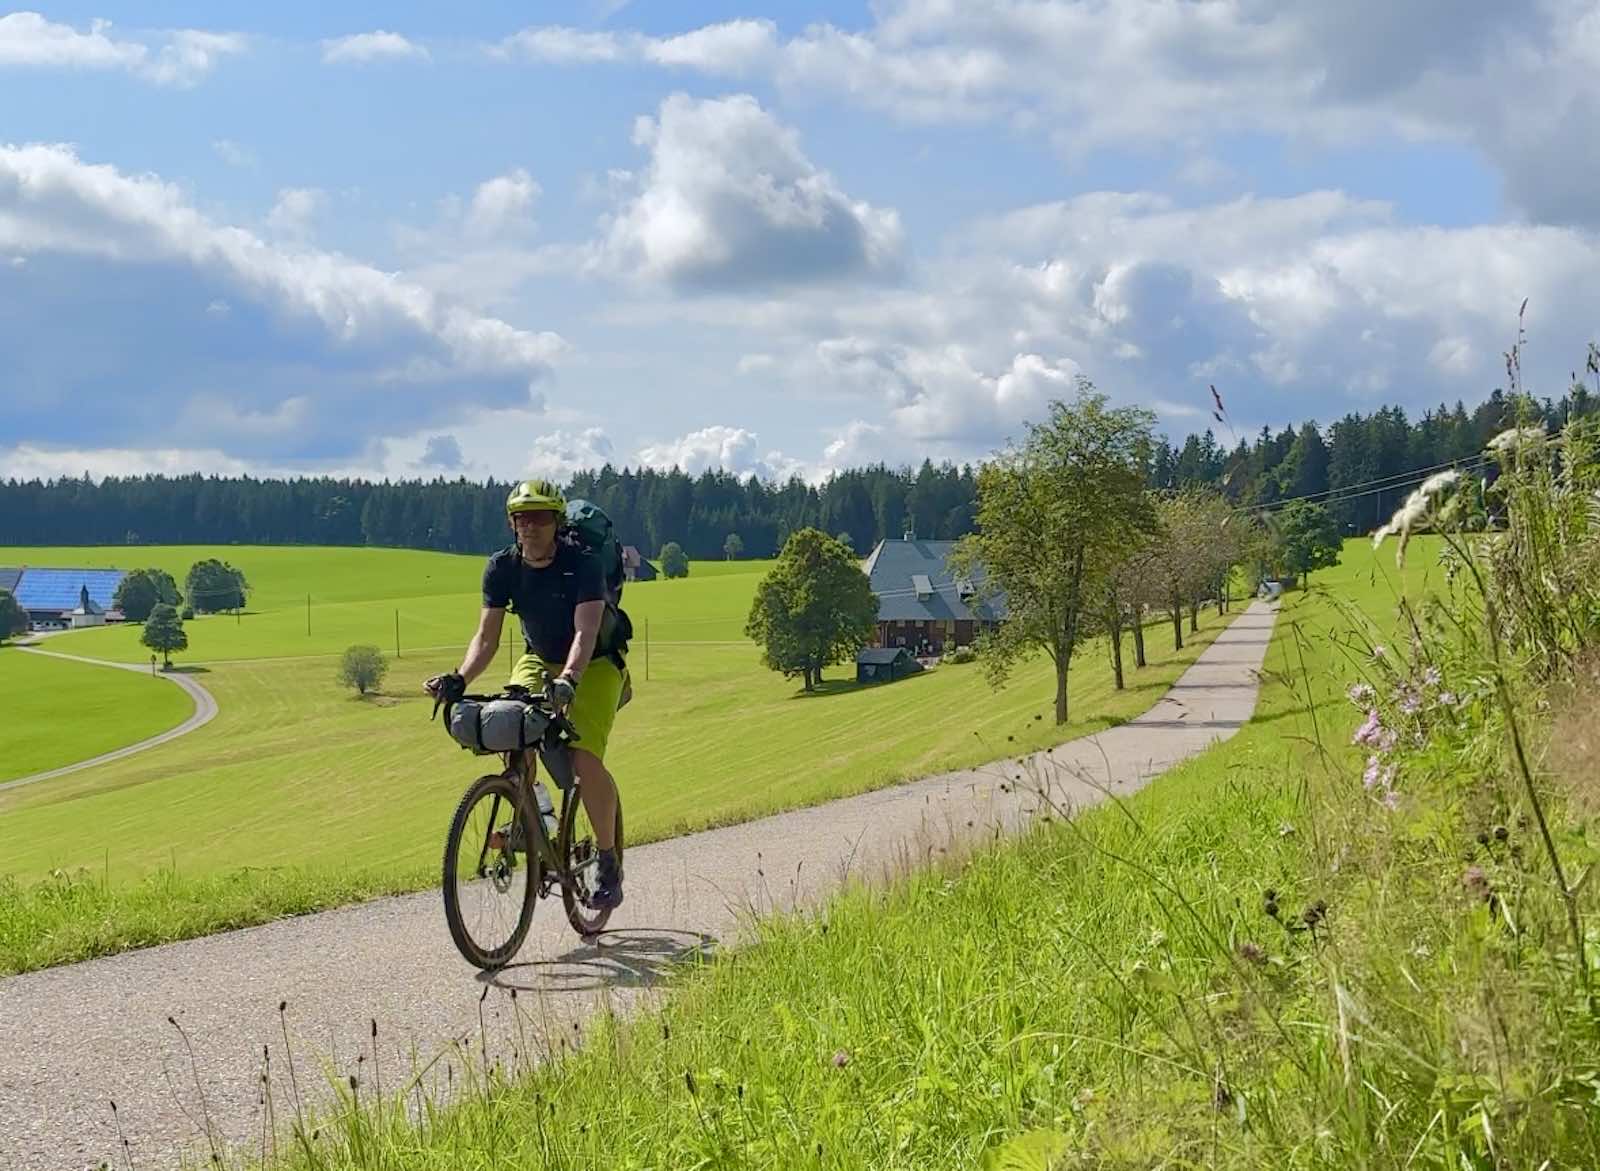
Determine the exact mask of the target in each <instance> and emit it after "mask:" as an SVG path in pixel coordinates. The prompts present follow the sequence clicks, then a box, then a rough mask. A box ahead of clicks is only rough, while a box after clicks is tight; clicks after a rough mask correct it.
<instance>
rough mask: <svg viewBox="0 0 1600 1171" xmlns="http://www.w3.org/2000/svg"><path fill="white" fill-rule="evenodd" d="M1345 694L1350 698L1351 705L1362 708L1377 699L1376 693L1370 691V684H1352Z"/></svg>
mask: <svg viewBox="0 0 1600 1171" xmlns="http://www.w3.org/2000/svg"><path fill="white" fill-rule="evenodd" d="M1347 694H1348V695H1349V696H1350V702H1351V703H1354V704H1360V705H1362V706H1367V705H1369V704H1371V703H1372V701H1373V700H1374V699H1375V698H1376V697H1377V693H1376V692H1374V691H1373V690H1372V684H1370V683H1355V684H1352V685H1351V687H1350V690H1349V692H1348V693H1347Z"/></svg>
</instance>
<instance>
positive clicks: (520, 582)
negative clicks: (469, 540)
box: [483, 544, 606, 663]
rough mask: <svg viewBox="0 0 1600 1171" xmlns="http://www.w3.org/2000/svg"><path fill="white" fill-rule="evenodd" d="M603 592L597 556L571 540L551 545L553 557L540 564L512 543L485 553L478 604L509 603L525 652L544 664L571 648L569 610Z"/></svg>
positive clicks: (574, 631)
mask: <svg viewBox="0 0 1600 1171" xmlns="http://www.w3.org/2000/svg"><path fill="white" fill-rule="evenodd" d="M605 596H606V592H605V574H604V572H603V571H602V570H601V568H600V560H599V558H597V557H591V556H590V555H589V554H587V553H585V552H584V551H583V550H582V549H579V548H577V547H576V546H573V545H567V544H557V546H556V556H555V560H554V561H552V562H551V563H550V564H549V565H547V566H545V567H544V568H542V569H535V568H533V566H531V565H528V564H526V563H524V562H523V560H522V557H521V555H520V554H519V553H518V551H517V547H516V546H515V545H512V546H511V547H510V548H507V549H502V550H500V552H498V553H496V554H495V555H494V556H492V557H490V558H489V564H488V565H487V566H485V567H484V570H483V604H484V605H485V606H493V607H496V608H504V607H506V606H507V605H509V606H510V608H511V612H512V613H513V614H515V615H517V617H518V618H520V619H521V620H522V640H523V642H524V643H525V644H526V645H527V648H528V651H529V653H530V654H536V655H538V656H539V657H540V658H541V659H544V660H545V661H546V662H550V663H564V662H566V660H567V655H568V654H569V653H570V652H571V650H572V640H573V638H574V637H576V635H577V627H576V624H575V623H574V621H573V611H574V610H575V609H577V607H578V606H579V604H581V603H583V602H598V601H603V600H604V599H605ZM603 630H604V623H602V632H603ZM598 653H599V650H598V648H597V649H596V654H598Z"/></svg>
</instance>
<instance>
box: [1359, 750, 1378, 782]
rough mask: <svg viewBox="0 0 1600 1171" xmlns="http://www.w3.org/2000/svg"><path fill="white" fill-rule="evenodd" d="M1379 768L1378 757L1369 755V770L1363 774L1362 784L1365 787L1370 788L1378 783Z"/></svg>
mask: <svg viewBox="0 0 1600 1171" xmlns="http://www.w3.org/2000/svg"><path fill="white" fill-rule="evenodd" d="M1378 769H1379V764H1378V758H1377V757H1376V756H1369V757H1367V771H1366V772H1364V773H1362V774H1361V784H1362V786H1363V787H1364V788H1368V789H1370V788H1372V787H1373V786H1374V785H1376V784H1377V783H1378Z"/></svg>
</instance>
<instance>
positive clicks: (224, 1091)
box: [0, 602, 1276, 1171]
mask: <svg viewBox="0 0 1600 1171" xmlns="http://www.w3.org/2000/svg"><path fill="white" fill-rule="evenodd" d="M1275 617H1276V607H1275V606H1273V605H1270V604H1267V603H1262V602H1257V603H1254V604H1252V605H1251V606H1250V607H1249V608H1248V609H1247V610H1246V611H1245V612H1244V613H1242V614H1240V615H1239V616H1238V617H1237V618H1236V619H1235V620H1234V621H1233V623H1232V625H1230V626H1229V628H1228V629H1227V630H1225V631H1223V632H1222V633H1221V634H1220V635H1219V636H1218V637H1217V639H1216V641H1215V642H1214V643H1212V645H1211V646H1209V647H1207V648H1206V650H1205V651H1204V652H1203V653H1202V654H1201V655H1200V657H1199V658H1198V659H1197V660H1196V662H1195V663H1194V664H1193V665H1192V666H1190V668H1189V669H1188V670H1187V671H1185V672H1184V674H1183V676H1182V677H1181V678H1180V679H1179V681H1178V683H1177V684H1176V685H1175V686H1174V687H1173V688H1172V689H1171V690H1170V691H1169V692H1168V693H1167V694H1166V695H1165V696H1164V697H1163V698H1162V699H1161V700H1160V701H1159V702H1157V703H1156V705H1155V706H1154V707H1152V708H1151V709H1150V710H1149V711H1147V712H1145V713H1144V715H1142V716H1139V717H1138V718H1136V719H1133V720H1130V721H1129V722H1128V723H1126V724H1123V725H1120V726H1118V727H1115V728H1110V729H1107V730H1106V731H1104V732H1100V733H1097V734H1095V735H1093V736H1086V737H1084V738H1082V739H1079V740H1074V741H1071V742H1069V743H1067V744H1063V745H1060V746H1058V747H1056V748H1053V749H1050V750H1048V751H1045V752H1040V753H1037V754H1034V755H1033V756H1030V757H1028V758H1025V759H1023V760H1012V761H1000V762H997V763H995V764H993V765H989V766H985V767H983V768H978V769H970V770H964V771H961V772H955V773H948V774H945V775H942V776H936V777H929V778H926V779H924V780H920V781H913V782H911V783H909V784H904V785H899V786H896V787H894V788H889V789H880V790H878V791H875V792H871V793H864V794H861V795H860V796H856V797H848V798H844V799H841V800H838V801H832V802H829V803H828V804H826V805H819V806H814V807H811V808H808V809H800V810H795V811H792V812H788V813H781V814H777V815H775V816H772V817H766V818H762V819H761V820H759V821H752V822H747V823H745V824H743V825H736V826H729V827H725V828H721V829H714V830H707V831H704V832H701V833H695V834H689V835H686V836H684V837H681V838H675V839H672V840H670V841H662V842H654V843H651V844H650V845H647V846H642V847H640V848H638V849H636V850H630V851H629V852H628V855H627V902H626V903H625V904H624V905H623V907H622V908H621V909H620V910H619V911H618V912H617V913H616V915H614V916H613V919H612V928H613V929H612V930H610V931H607V932H605V933H604V934H603V935H602V936H601V938H600V940H599V941H597V942H596V943H594V944H584V943H582V942H580V941H579V939H578V938H577V936H576V935H574V934H573V932H572V930H571V928H569V927H568V926H567V923H566V920H565V918H564V916H563V915H562V913H561V907H560V903H559V900H556V901H553V902H549V903H544V904H541V905H540V906H539V907H538V909H537V910H536V912H535V914H534V921H533V929H532V931H531V932H530V933H529V936H528V941H527V943H526V944H524V946H523V949H522V953H521V955H520V956H519V957H518V961H517V962H516V963H514V964H513V965H511V966H510V967H508V968H506V969H504V970H503V971H501V972H500V973H498V974H497V975H496V976H494V977H492V978H490V977H484V976H481V975H480V974H479V973H478V972H477V971H476V970H475V969H473V968H471V967H470V966H468V965H467V964H466V963H465V962H464V961H463V960H462V959H461V958H460V956H459V955H457V954H456V951H455V949H454V947H453V946H452V945H451V942H450V937H449V933H448V931H447V930H446V927H445V922H444V914H443V910H442V908H441V905H440V899H439V895H438V892H437V891H425V892H422V893H420V894H415V895H405V896H401V897H398V898H389V899H381V900H376V901H373V902H369V903H364V904H361V905H358V906H353V907H345V908H341V909H338V910H333V911H327V912H323V913H321V914H316V915H306V916H302V917H299V918H293V919H283V920H279V921H278V922H275V923H269V924H266V925H264V926H261V927H252V928H248V929H245V930H242V931H234V932H229V933H226V934H222V935H213V936H209V937H207V938H204V939H195V940H189V941H186V942H183V943H174V944H166V945H163V946H161V947H152V948H148V949H146V950H143V951H133V952H127V953H124V954H122V955H116V956H109V957H107V958H105V959H100V960H92V961H88V962H86V963H81V964H74V965H72V966H70V967H61V968H52V969H48V970H46V971H42V972H32V973H29V974H27V975H23V976H14V977H11V978H10V979H6V980H0V1171H56V1169H58V1168H61V1169H68V1168H70V1169H74V1171H76V1169H79V1168H87V1167H95V1166H98V1165H99V1164H100V1163H101V1162H102V1161H104V1162H105V1163H107V1164H109V1165H110V1166H113V1167H122V1166H126V1165H127V1159H125V1158H124V1155H123V1149H122V1145H121V1141H120V1139H119V1135H118V1130H117V1126H118V1124H119V1123H120V1127H121V1133H122V1135H123V1136H125V1137H126V1141H127V1143H128V1148H127V1149H128V1155H129V1156H131V1160H132V1165H133V1166H134V1167H136V1168H139V1169H141V1171H159V1169H161V1168H166V1167H174V1166H176V1165H177V1164H178V1162H179V1159H180V1157H182V1156H184V1155H187V1156H188V1157H189V1159H190V1160H191V1165H201V1164H204V1163H205V1162H206V1161H207V1157H208V1144H209V1143H210V1142H215V1143H216V1144H217V1146H218V1148H219V1149H221V1150H223V1151H224V1153H226V1151H227V1149H228V1148H230V1147H236V1148H237V1149H238V1150H240V1151H241V1152H242V1153H243V1152H255V1151H256V1150H257V1149H258V1145H259V1144H260V1142H261V1141H262V1124H263V1120H264V1117H265V1115H266V1112H267V1110H268V1109H269V1107H270V1108H271V1109H272V1110H273V1111H274V1112H275V1113H274V1116H275V1117H276V1119H277V1121H278V1123H279V1124H282V1123H283V1122H284V1120H285V1119H286V1118H292V1117H293V1116H294V1112H295V1110H296V1103H297V1101H298V1102H303V1103H304V1106H305V1109H306V1110H307V1111H310V1110H312V1109H314V1108H316V1109H325V1108H326V1107H327V1105H328V1103H329V1102H330V1101H331V1094H330V1092H329V1089H328V1076H332V1077H337V1078H339V1079H341V1080H343V1079H345V1078H348V1077H349V1076H351V1075H357V1074H359V1076H360V1085H361V1086H362V1091H361V1092H362V1095H363V1097H364V1098H366V1097H367V1096H368V1095H369V1092H370V1091H369V1090H368V1089H367V1087H369V1086H370V1085H371V1084H372V1082H373V1081H374V1080H378V1079H381V1082H382V1085H383V1086H384V1087H385V1089H387V1090H391V1091H392V1090H393V1089H395V1088H396V1087H397V1086H400V1085H402V1084H404V1082H405V1080H406V1079H407V1077H409V1076H410V1075H411V1074H412V1073H413V1071H418V1070H421V1069H422V1068H423V1067H424V1066H428V1065H429V1063H430V1062H434V1059H435V1058H439V1060H438V1061H437V1062H436V1063H434V1064H432V1065H431V1066H430V1067H429V1069H428V1072H427V1073H426V1075H425V1076H424V1077H423V1078H422V1080H421V1084H422V1085H423V1087H424V1091H425V1092H432V1093H434V1094H435V1096H436V1100H438V1099H443V1098H444V1097H445V1096H446V1086H447V1084H448V1082H449V1080H450V1078H451V1076H452V1075H453V1079H454V1083H455V1084H456V1085H458V1086H459V1084H460V1082H461V1075H462V1053H461V1052H460V1051H459V1050H457V1049H456V1048H455V1047H456V1046H457V1045H461V1046H462V1047H463V1048H464V1049H466V1050H468V1051H470V1053H471V1055H472V1058H473V1060H486V1061H487V1062H499V1063H500V1064H501V1065H502V1066H516V1065H518V1064H519V1063H520V1062H523V1061H526V1060H528V1057H529V1055H530V1053H531V1054H532V1055H533V1057H534V1058H537V1057H538V1056H539V1055H540V1054H542V1053H545V1052H551V1051H556V1050H558V1048H559V1045H560V1043H561V1042H562V1041H563V1040H565V1041H576V1040H578V1039H579V1038H581V1036H582V1026H583V1023H584V1021H585V1020H586V1019H587V1018H589V1017H591V1016H592V1015H594V1014H595V1013H597V1012H600V1011H606V1010H610V1011H615V1012H619V1013H621V1012H626V1011H628V1010H630V1009H632V1008H634V1007H636V1006H638V1005H639V1004H640V1003H642V1002H644V1001H646V1000H647V999H648V998H651V997H654V996H657V995H659V994H660V990H661V987H662V986H661V985H660V983H659V982H660V979H661V977H662V976H663V975H664V974H665V972H666V971H667V970H668V969H669V968H670V967H671V965H672V964H673V963H674V962H676V961H677V960H680V959H682V958H684V957H692V956H693V955H694V954H695V953H696V952H700V953H708V952H709V951H710V950H712V949H713V948H715V947H716V946H718V945H719V944H729V945H731V944H737V943H739V942H742V941H744V940H745V939H747V938H748V930H749V926H750V916H751V915H752V914H761V913H770V912H772V911H785V910H790V909H794V908H799V907H809V906H813V905H815V904H816V903H817V902H818V901H820V900H821V899H823V898H825V897H826V896H827V895H829V894H830V893H832V892H833V891H835V890H836V889H838V887H839V885H840V884H841V882H842V881H843V880H844V879H845V878H846V877H848V876H851V875H854V876H857V877H863V876H864V877H866V878H868V879H876V878H881V877H884V876H887V875H893V874H894V873H897V872H899V873H903V872H904V871H905V870H906V869H907V868H908V867H912V866H916V865H918V864H920V863H922V862H923V861H924V860H925V859H927V858H929V857H931V856H932V855H934V854H935V853H936V852H938V851H940V850H941V849H946V848H955V849H959V848H960V846H961V845H962V844H963V843H966V842H972V841H975V840H977V839H992V838H995V837H998V836H999V835H1000V834H1001V833H1003V832H1008V831H1011V830H1014V829H1016V828H1018V827H1019V826H1021V825H1023V824H1024V823H1025V822H1026V821H1028V820H1029V819H1030V818H1031V817H1032V816H1033V815H1034V814H1035V812H1036V811H1037V810H1038V808H1039V807H1040V802H1039V799H1038V797H1037V791H1038V788H1047V789H1048V791H1049V792H1050V793H1051V797H1052V800H1053V801H1054V802H1055V803H1057V804H1058V805H1070V806H1072V807H1083V806H1085V805H1090V804H1093V803H1095V802H1097V801H1099V800H1102V799H1103V798H1104V796H1105V795H1106V793H1107V792H1111V793H1115V794H1118V795H1122V794H1127V793H1131V792H1133V791H1134V790H1135V789H1137V788H1139V787H1140V786H1142V785H1143V784H1145V783H1146V782H1147V781H1149V780H1150V779H1151V778H1152V777H1154V776H1156V775H1157V774H1159V773H1161V772H1163V771H1164V770H1166V769H1167V768H1169V767H1171V766H1172V765H1173V764H1176V763H1177V762H1179V761H1181V760H1184V759H1186V758H1188V757H1191V756H1194V755H1196V754H1197V753H1199V752H1202V751H1204V750H1205V749H1206V748H1207V747H1209V746H1210V745H1212V744H1214V743H1216V742H1217V741H1219V740H1224V739H1227V738H1228V737H1229V736H1231V735H1233V733H1234V732H1236V731H1237V730H1238V729H1239V728H1240V727H1241V726H1243V725H1244V723H1245V722H1246V721H1248V720H1249V719H1250V716H1251V713H1252V712H1253V711H1254V710H1255V704H1256V693H1257V685H1258V682H1259V675H1260V669H1261V665H1262V662H1263V660H1264V658H1265V655H1266V650H1267V643H1268V642H1269V641H1270V638H1271V634H1272V626H1273V621H1274V618H1275ZM1019 778H1021V780H1020V783H1019ZM468 779H469V778H467V777H465V776H463V777H462V785H463V787H464V786H465V784H466V782H467V780H468ZM1036 786H1037V787H1036ZM622 790H623V799H624V801H626V799H627V778H626V777H624V778H622ZM453 799H454V798H453V794H452V795H448V800H447V799H446V798H444V797H442V798H441V802H440V823H439V831H440V838H441V840H442V838H443V832H444V828H445V819H446V817H447V812H446V805H447V804H448V803H449V800H453ZM513 997H515V998H513ZM281 1002H285V1003H286V1004H287V1008H286V1010H285V1011H284V1012H283V1014H282V1016H281V1017H280V1011H279V1005H280V1003H281ZM169 1017H170V1018H171V1019H172V1021H174V1022H176V1025H174V1024H173V1023H169V1019H168V1018H169ZM180 1028H181V1029H182V1032H181V1033H180V1032H179V1029H180ZM285 1034H287V1038H288V1040H287V1042H286V1040H285ZM190 1046H192V1049H191V1048H190ZM286 1047H287V1050H288V1051H287V1052H286ZM266 1051H270V1054H271V1060H270V1065H269V1066H267V1067H266V1070H264V1066H263V1055H264V1052H266ZM375 1054H376V1057H375ZM363 1056H364V1062H363V1061H360V1060H358V1058H361V1057H363ZM287 1058H292V1061H293V1070H295V1071H298V1083H297V1084H298V1087H299V1090H298V1097H297V1092H296V1090H295V1085H296V1083H295V1082H294V1081H292V1080H291V1076H290V1074H291V1067H290V1061H289V1060H287ZM447 1066H450V1067H453V1068H451V1069H450V1070H449V1071H448V1072H447ZM266 1071H269V1072H268V1075H267V1080H266V1083H265V1084H266V1086H267V1088H270V1091H271V1095H270V1099H269V1100H268V1101H267V1102H266V1103H264V1102H263V1098H262V1091H263V1072H266ZM324 1071H326V1076H325V1073H324ZM112 1101H115V1102H116V1104H117V1115H116V1117H115V1119H114V1118H113V1115H112V1112H111V1106H110V1103H111V1102H112Z"/></svg>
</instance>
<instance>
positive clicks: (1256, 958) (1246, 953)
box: [1239, 939, 1267, 965]
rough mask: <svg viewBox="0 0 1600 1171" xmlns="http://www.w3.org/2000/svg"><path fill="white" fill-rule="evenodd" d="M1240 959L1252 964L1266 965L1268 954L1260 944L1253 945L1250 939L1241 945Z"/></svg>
mask: <svg viewBox="0 0 1600 1171" xmlns="http://www.w3.org/2000/svg"><path fill="white" fill-rule="evenodd" d="M1239 958H1240V959H1242V960H1244V961H1245V962H1247V963H1251V964H1258V965H1259V964H1264V963H1266V962H1267V953H1266V951H1265V949H1263V948H1262V947H1261V945H1260V944H1258V943H1251V942H1250V941H1249V940H1248V939H1247V940H1245V941H1244V942H1243V943H1241V944H1240V945H1239Z"/></svg>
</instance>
